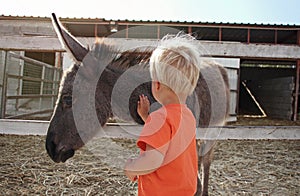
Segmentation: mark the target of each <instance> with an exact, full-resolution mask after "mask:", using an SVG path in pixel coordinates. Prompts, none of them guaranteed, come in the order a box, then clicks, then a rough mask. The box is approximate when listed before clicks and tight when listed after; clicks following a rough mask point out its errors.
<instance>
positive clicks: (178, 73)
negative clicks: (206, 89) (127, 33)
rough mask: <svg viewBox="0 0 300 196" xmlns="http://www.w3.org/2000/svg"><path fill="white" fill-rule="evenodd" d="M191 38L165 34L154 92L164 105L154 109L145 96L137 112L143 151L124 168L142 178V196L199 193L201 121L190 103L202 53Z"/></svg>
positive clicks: (156, 59) (153, 70)
mask: <svg viewBox="0 0 300 196" xmlns="http://www.w3.org/2000/svg"><path fill="white" fill-rule="evenodd" d="M195 42H196V41H195V40H194V38H193V37H192V36H189V35H183V34H179V35H176V36H165V37H164V38H163V39H162V40H161V41H160V44H159V46H158V47H157V48H156V49H155V50H154V52H153V53H152V56H151V58H150V75H151V78H152V94H153V96H154V98H155V99H156V100H157V101H158V102H159V103H160V104H161V105H162V107H161V108H160V109H158V110H157V111H155V112H152V113H151V114H150V115H148V112H149V108H150V105H149V100H148V98H147V97H146V96H144V95H141V96H140V100H139V102H138V109H137V112H138V114H139V115H140V116H141V118H142V119H143V120H144V122H145V125H144V127H143V130H142V132H141V135H140V137H139V139H138V141H137V146H138V147H139V148H140V151H141V153H140V155H139V157H138V158H136V159H131V160H128V161H127V163H126V165H125V168H124V171H125V174H126V175H127V177H128V178H129V179H130V180H132V181H134V180H136V179H138V195H146V196H148V195H151V196H155V195H164V196H165V195H172V196H175V195H194V194H195V193H196V187H197V171H198V160H197V152H196V140H195V133H196V131H195V130H196V121H195V118H194V116H193V114H192V112H191V111H190V110H189V109H188V108H187V106H186V105H185V102H186V99H187V96H188V95H190V94H192V92H193V91H194V88H195V87H196V84H197V81H198V77H199V71H200V70H199V67H200V53H199V50H198V48H197V46H196V43H195Z"/></svg>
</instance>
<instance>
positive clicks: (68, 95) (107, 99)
mask: <svg viewBox="0 0 300 196" xmlns="http://www.w3.org/2000/svg"><path fill="white" fill-rule="evenodd" d="M53 23H54V25H55V27H56V31H57V34H58V36H59V38H60V41H61V42H62V43H63V45H64V46H65V47H66V49H67V50H68V51H69V53H70V54H72V56H73V57H74V60H75V61H76V62H77V63H75V64H74V65H73V66H72V67H71V68H70V69H69V70H68V71H67V72H66V73H65V74H64V76H63V78H62V81H61V84H60V91H59V95H58V100H57V103H56V107H55V110H54V113H53V116H52V118H51V121H50V125H49V128H48V132H47V138H46V149H47V152H48V154H49V156H50V157H51V158H52V160H53V161H55V162H65V161H66V160H67V159H68V158H70V157H72V156H73V155H74V153H75V150H77V149H79V148H80V147H82V146H83V145H84V144H85V143H86V142H87V141H89V140H90V139H91V138H92V137H93V136H94V135H95V134H97V133H99V131H101V127H102V126H103V125H104V124H105V123H106V122H107V120H108V118H109V117H111V116H112V114H113V113H114V115H116V116H118V117H120V118H122V119H125V120H132V119H133V120H134V121H136V122H138V123H142V120H141V119H140V117H139V116H138V115H137V112H136V103H137V100H138V95H140V94H146V95H147V96H148V97H149V99H150V102H151V103H153V102H155V100H154V98H153V96H152V94H151V83H149V81H150V75H149V71H148V67H147V65H148V61H149V58H150V55H151V51H152V49H151V48H150V49H149V48H147V49H145V50H138V51H127V52H122V53H119V52H118V50H117V49H116V48H115V47H113V46H110V45H108V44H104V43H96V44H95V45H94V47H93V48H92V49H91V50H90V51H89V50H88V49H86V48H85V47H83V46H82V44H80V43H79V42H78V41H77V40H76V39H75V38H74V37H73V36H72V35H71V34H69V33H68V32H67V31H66V30H65V29H64V27H63V26H62V25H61V24H60V23H59V21H58V20H57V19H56V17H55V15H54V14H53ZM136 64H137V65H139V66H135V65H136ZM141 64H142V66H141ZM124 72H126V73H125V74H123V73H124ZM122 74H123V75H122ZM121 75H122V76H121ZM117 81H118V82H117ZM135 84H137V85H135ZM116 87H118V88H116ZM131 87H132V88H131ZM116 89H117V90H116ZM118 90H120V91H122V92H120V91H118ZM128 93H129V94H128ZM149 93H150V94H149ZM124 94H127V95H126V96H127V97H126V99H124V98H123V97H124ZM121 95H122V96H123V97H122V96H121ZM124 100H125V101H124ZM128 100H129V102H128ZM125 102H126V103H125ZM112 108H113V109H112ZM128 117H129V118H128Z"/></svg>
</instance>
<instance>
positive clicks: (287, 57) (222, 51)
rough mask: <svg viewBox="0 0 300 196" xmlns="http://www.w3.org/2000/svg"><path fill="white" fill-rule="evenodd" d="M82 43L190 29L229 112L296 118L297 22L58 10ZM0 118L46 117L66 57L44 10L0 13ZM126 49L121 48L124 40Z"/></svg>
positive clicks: (129, 40) (129, 42) (146, 38)
mask: <svg viewBox="0 0 300 196" xmlns="http://www.w3.org/2000/svg"><path fill="white" fill-rule="evenodd" d="M60 20H61V22H62V23H63V25H64V26H65V27H66V28H67V29H68V30H69V31H70V32H71V34H73V35H74V36H75V37H77V38H78V39H79V40H80V41H81V42H82V43H85V44H86V45H87V46H91V45H92V44H93V43H94V42H95V37H101V38H102V37H105V38H107V39H111V40H115V42H118V43H122V44H123V45H124V46H126V47H133V46H135V45H141V44H145V45H149V44H153V43H154V42H155V41H157V39H160V38H161V37H163V36H164V35H166V34H168V33H176V32H178V31H184V32H186V33H190V34H193V35H194V36H195V37H196V38H197V39H198V40H199V43H201V44H202V46H203V47H204V48H205V49H206V55H207V56H208V57H210V58H213V59H214V60H215V61H217V62H219V63H221V64H223V65H224V66H225V67H226V69H227V72H228V75H229V77H230V91H231V102H230V105H231V107H230V118H229V119H228V120H229V121H235V120H236V119H237V116H238V115H243V116H249V117H250V116H257V117H271V118H276V119H287V120H294V121H295V120H297V119H299V111H300V109H299V107H300V104H299V83H300V81H299V77H300V26H299V25H273V24H240V23H208V22H194V21H191V22H186V21H185V22H179V21H129V20H116V21H114V20H106V19H103V18H92V19H91V18H61V19H60ZM0 21H1V23H0V87H1V91H0V92H1V96H0V99H1V108H0V109H1V118H18V119H49V117H50V116H51V112H52V110H53V107H54V105H55V99H56V95H57V92H58V86H59V81H60V78H61V76H62V71H63V70H64V69H66V68H67V67H68V66H69V65H70V64H71V61H72V60H71V58H70V57H69V56H68V55H67V54H66V53H65V49H64V48H62V47H61V45H60V43H59V40H58V39H57V36H56V33H55V31H54V29H53V27H52V23H51V19H50V17H46V18H41V17H26V16H22V17H20V16H4V15H2V16H0ZM125 49H126V48H125Z"/></svg>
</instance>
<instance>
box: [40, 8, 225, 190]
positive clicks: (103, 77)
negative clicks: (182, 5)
mask: <svg viewBox="0 0 300 196" xmlns="http://www.w3.org/2000/svg"><path fill="white" fill-rule="evenodd" d="M52 21H53V24H54V26H55V29H56V32H57V34H58V37H59V38H60V41H61V42H62V44H63V45H64V46H65V48H66V49H67V50H68V51H69V53H70V54H71V55H72V56H73V57H74V60H75V62H76V63H74V64H73V66H71V67H70V69H69V70H68V71H66V72H65V73H64V76H63V78H62V81H61V84H60V90H59V94H58V99H57V103H56V106H55V109H54V112H53V116H52V118H51V120H50V124H49V128H48V132H47V137H46V150H47V153H48V155H49V156H50V157H51V159H52V160H53V161H54V162H56V163H59V162H65V161H66V160H67V159H69V158H71V157H72V156H74V154H75V151H76V150H78V149H79V148H81V147H82V146H84V145H85V143H86V142H87V141H89V140H90V139H92V138H93V137H94V136H95V134H97V130H99V127H98V126H102V127H103V126H104V125H105V124H106V123H107V121H108V119H109V118H110V117H113V116H114V115H117V116H118V117H119V118H122V119H125V120H133V121H135V122H137V123H139V124H143V121H142V119H141V118H140V117H139V115H138V114H137V101H138V99H139V95H140V94H144V95H146V96H147V97H148V98H149V100H150V104H151V105H155V104H154V103H155V102H156V101H155V99H154V98H153V95H152V93H151V81H150V74H149V70H148V66H149V58H150V56H151V53H152V51H153V49H154V48H153V47H146V48H142V47H140V48H137V49H132V50H127V51H123V52H121V51H120V50H117V49H116V48H114V47H113V46H110V45H107V44H105V43H95V45H94V46H93V48H92V49H91V50H89V49H87V48H85V47H83V45H82V44H81V43H80V42H79V41H78V40H77V39H75V38H74V37H73V36H72V35H71V34H70V33H68V32H67V31H66V30H65V28H64V27H63V26H62V25H61V23H60V22H59V20H58V19H57V18H56V16H55V14H52ZM203 64H204V65H203V66H202V68H201V70H200V76H199V80H198V84H197V87H196V89H195V91H194V93H193V95H191V96H190V97H189V98H188V100H187V105H188V107H189V108H190V109H191V110H192V112H193V114H194V115H195V118H196V120H197V124H198V126H199V127H204V128H205V127H208V126H211V125H213V126H216V125H217V126H220V125H224V122H225V118H226V116H227V113H228V108H229V82H228V76H227V74H226V71H225V69H224V68H223V67H222V66H220V65H218V64H216V63H214V62H210V61H205V62H203ZM129 70H131V71H130V72H129ZM127 73H131V74H129V77H127V79H125V80H122V82H121V85H122V87H121V88H120V89H121V90H123V92H125V93H126V92H129V94H128V97H126V98H128V99H127V100H125V101H124V97H122V94H121V93H120V94H118V93H117V95H118V96H114V93H115V92H114V87H115V86H116V84H117V83H118V81H120V80H121V78H123V79H124V77H123V76H124V75H125V74H127ZM136 81H139V82H136ZM119 83H120V82H119ZM115 94H116V93H115ZM128 100H129V101H128ZM153 110H155V108H154V109H153ZM77 121H80V123H78V122H77ZM214 145H215V141H210V140H207V141H197V149H198V154H199V165H201V167H199V168H200V169H202V179H201V180H200V179H199V178H198V188H197V193H196V195H208V179H209V168H210V164H211V161H212V154H213V147H214ZM201 182H202V183H201Z"/></svg>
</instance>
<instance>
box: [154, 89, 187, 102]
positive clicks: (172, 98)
mask: <svg viewBox="0 0 300 196" xmlns="http://www.w3.org/2000/svg"><path fill="white" fill-rule="evenodd" d="M186 99H187V96H184V95H177V94H176V93H174V92H173V91H169V92H167V93H164V95H163V96H161V99H160V100H159V102H160V104H162V105H164V106H165V105H168V104H185V103H186Z"/></svg>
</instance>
